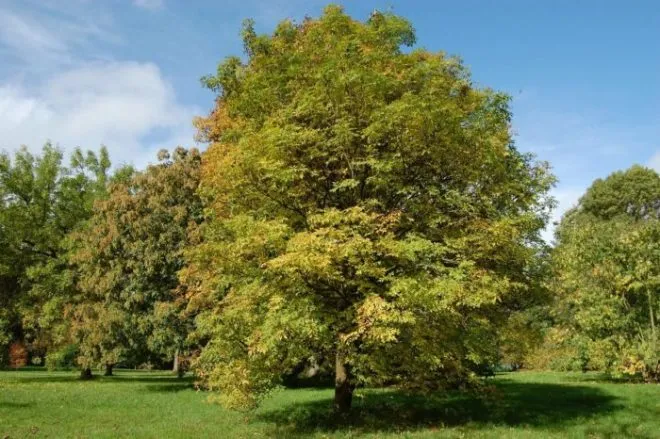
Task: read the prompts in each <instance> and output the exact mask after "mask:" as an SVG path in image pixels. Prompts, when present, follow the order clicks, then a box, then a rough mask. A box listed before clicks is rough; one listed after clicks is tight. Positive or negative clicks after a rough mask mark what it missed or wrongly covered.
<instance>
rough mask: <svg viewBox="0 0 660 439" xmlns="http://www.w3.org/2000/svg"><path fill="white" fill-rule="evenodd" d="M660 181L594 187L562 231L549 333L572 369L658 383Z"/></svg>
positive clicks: (630, 175) (639, 177)
mask: <svg viewBox="0 0 660 439" xmlns="http://www.w3.org/2000/svg"><path fill="white" fill-rule="evenodd" d="M659 218H660V175H658V174H657V173H656V172H655V171H653V170H652V169H648V168H643V167H641V166H633V167H632V168H630V169H628V170H626V171H619V172H615V173H613V174H612V175H610V176H609V177H607V178H606V179H602V180H601V179H599V180H596V181H595V182H594V183H593V185H592V186H591V187H590V188H589V189H588V190H587V192H586V193H585V195H584V196H583V197H582V198H581V199H580V201H579V203H578V205H577V207H575V208H574V209H572V210H571V211H570V212H568V213H567V214H566V215H565V216H564V218H563V219H562V221H561V223H560V225H559V228H558V230H557V247H556V249H555V250H554V254H553V269H554V280H553V288H554V290H555V291H556V293H557V302H556V306H555V309H554V315H555V319H556V320H557V326H556V327H555V328H554V329H553V331H552V333H551V334H550V335H551V336H552V337H553V338H554V342H555V344H556V345H557V346H559V347H561V348H563V352H564V353H565V354H567V355H568V357H569V358H568V360H569V364H571V363H572V364H573V365H575V366H579V367H581V368H587V369H600V370H608V371H613V372H619V373H621V372H625V373H632V374H635V373H641V374H642V375H643V376H644V377H645V378H646V379H647V380H658V379H660V349H659V348H660V346H659V344H658V322H657V320H658V312H660V219H659Z"/></svg>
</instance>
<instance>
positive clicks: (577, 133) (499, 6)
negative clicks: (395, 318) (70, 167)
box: [0, 0, 660, 217]
mask: <svg viewBox="0 0 660 439" xmlns="http://www.w3.org/2000/svg"><path fill="white" fill-rule="evenodd" d="M326 3H327V2H325V1H323V2H321V1H316V0H308V1H302V0H289V1H285V0H241V1H221V0H215V1H212V0H188V1H184V0H0V148H1V149H5V150H13V149H16V148H17V147H18V146H19V145H20V144H27V145H28V146H30V147H31V148H32V149H35V150H36V149H38V148H39V147H40V145H41V144H42V143H43V142H44V141H45V140H47V139H51V140H52V141H53V142H56V143H59V144H60V145H61V146H62V147H63V148H65V149H70V148H72V147H74V146H78V145H80V146H83V147H85V148H96V147H98V145H100V144H106V145H107V146H108V147H109V149H110V150H111V153H112V155H113V157H114V159H115V161H116V162H133V163H135V164H136V165H138V166H142V165H144V164H145V163H147V162H148V161H149V160H152V159H153V157H154V154H155V151H156V150H157V149H159V148H161V147H169V148H171V147H173V146H175V145H176V144H184V145H190V144H192V143H193V140H192V137H193V129H192V127H191V124H190V121H191V119H192V117H193V116H194V115H196V114H204V113H206V112H207V111H208V110H209V109H210V107H211V106H212V102H213V95H212V94H211V93H210V92H208V91H207V90H204V89H202V88H201V86H200V83H199V77H200V76H202V75H204V74H207V73H211V72H213V71H214V70H215V66H216V65H217V63H218V61H220V60H221V59H222V58H224V57H225V56H228V55H232V54H239V55H240V54H241V41H240V38H239V37H238V33H239V30H240V24H241V21H242V20H243V19H244V18H247V17H251V18H254V19H255V20H256V22H257V28H258V30H260V31H263V32H267V31H270V30H272V28H273V27H274V25H275V24H276V23H277V21H278V20H279V19H281V18H285V17H291V18H294V19H301V18H302V17H304V16H305V15H311V16H315V15H318V14H319V12H320V11H321V9H322V8H323V6H324V5H325V4H326ZM338 3H342V4H344V6H345V7H346V9H347V11H348V12H349V13H350V14H351V15H353V16H355V17H356V18H360V19H364V18H366V17H367V16H368V15H369V13H370V12H371V11H373V10H374V9H381V10H384V9H390V10H393V11H394V12H395V13H398V14H400V15H403V16H405V17H407V18H408V19H410V20H411V21H412V22H413V24H414V26H415V28H416V30H417V37H418V46H421V47H424V48H426V49H429V50H433V51H437V50H443V51H445V52H448V53H450V54H456V55H459V56H461V57H462V58H463V60H464V61H465V63H466V65H468V66H469V67H470V69H471V70H472V74H473V78H474V81H475V83H476V84H478V85H481V86H489V87H492V88H495V89H498V90H503V91H506V92H508V93H510V94H511V95H512V96H513V110H514V130H515V132H516V142H517V145H518V147H519V148H520V149H521V150H524V151H532V152H534V153H536V154H537V156H538V158H539V159H542V160H548V161H549V162H551V164H552V165H553V168H554V172H555V173H556V175H557V176H558V177H559V179H560V182H559V184H558V186H557V188H556V189H555V192H554V194H555V196H556V197H557V199H558V201H559V203H560V207H559V209H558V210H557V212H556V217H558V216H559V215H560V214H561V213H562V212H563V211H564V210H565V209H566V208H568V207H570V206H571V204H572V203H574V202H575V200H576V199H577V198H578V197H579V195H580V194H581V193H582V192H583V191H584V189H585V188H586V187H587V186H588V185H589V184H590V183H591V181H593V179H595V178H597V177H603V176H606V175H608V174H609V173H610V172H612V171H614V170H617V169H622V168H626V167H628V166H630V165H632V164H633V163H640V164H644V165H648V166H652V167H655V168H656V169H660V140H659V139H660V45H659V43H660V3H657V2H655V1H642V0H638V1H635V2H622V1H606V0H605V1H587V0H582V1H575V0H573V1H568V0H553V1H550V0H548V1H533V0H526V1H522V0H498V1H496V0H492V1H490V0H479V1H477V0H467V1H461V2H456V1H452V2H450V1H423V0H406V1H403V0H401V1H398V0H387V1H381V0H345V1H343V2H338ZM626 3H628V5H626ZM630 5H634V6H630Z"/></svg>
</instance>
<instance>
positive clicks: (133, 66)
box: [0, 62, 199, 166]
mask: <svg viewBox="0 0 660 439" xmlns="http://www.w3.org/2000/svg"><path fill="white" fill-rule="evenodd" d="M198 113H199V111H198V110H197V109H196V108H192V107H187V106H183V105H181V104H179V103H178V101H177V98H176V96H175V93H174V91H173V89H172V87H171V85H170V84H169V83H168V82H167V81H166V80H165V79H164V78H163V76H162V74H161V72H160V70H159V69H158V67H157V66H155V65H154V64H150V63H136V62H105V63H92V64H87V65H85V66H82V67H78V68H74V69H70V70H67V71H64V72H62V73H59V74H56V75H55V76H53V77H52V78H51V79H49V80H47V81H46V82H45V84H44V85H42V86H40V87H38V88H36V89H35V88H27V87H24V86H23V85H21V84H5V85H1V84H0V142H2V143H0V148H1V149H5V150H13V149H15V148H17V147H18V146H19V145H21V144H27V145H28V146H29V147H30V149H32V150H36V149H38V148H39V147H40V146H41V145H42V144H43V143H44V142H45V141H46V140H48V139H51V140H52V141H53V142H56V143H58V144H59V145H60V146H62V147H63V148H64V149H65V150H70V149H72V148H73V147H76V146H80V147H82V148H84V149H88V148H90V149H96V148H98V147H99V145H101V144H105V145H107V146H108V149H109V150H110V153H111V158H113V161H114V162H115V163H120V162H131V163H134V164H135V165H136V166H143V165H145V164H146V163H147V162H148V161H150V160H153V158H154V155H155V151H156V150H157V149H158V148H160V147H162V146H166V147H169V148H172V147H174V146H176V145H177V143H182V144H184V145H189V144H191V143H192V142H193V139H192V136H193V128H192V126H191V120H192V117H193V115H194V114H198Z"/></svg>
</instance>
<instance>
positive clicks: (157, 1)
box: [133, 0, 165, 11]
mask: <svg viewBox="0 0 660 439" xmlns="http://www.w3.org/2000/svg"><path fill="white" fill-rule="evenodd" d="M133 4H134V5H135V6H137V7H138V8H144V9H149V10H152V11H155V10H158V9H162V8H163V6H165V2H164V0H133Z"/></svg>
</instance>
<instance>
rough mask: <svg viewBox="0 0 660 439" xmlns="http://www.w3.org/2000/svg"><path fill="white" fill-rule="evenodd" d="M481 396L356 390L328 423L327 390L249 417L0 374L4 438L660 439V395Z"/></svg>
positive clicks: (170, 387) (494, 385) (125, 387)
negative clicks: (343, 411) (349, 407)
mask: <svg viewBox="0 0 660 439" xmlns="http://www.w3.org/2000/svg"><path fill="white" fill-rule="evenodd" d="M488 383H489V391H487V392H486V394H485V396H479V397H477V396H469V395H462V394H449V395H444V396H443V395H437V396H426V397H419V396H417V397H414V396H409V395H405V394H402V393H398V392H396V391H392V390H376V389H361V390H359V391H358V392H357V394H356V398H355V403H354V410H353V412H352V413H351V415H350V416H348V417H345V418H337V417H335V416H334V415H333V413H332V411H331V409H330V404H331V398H332V390H331V389H318V388H308V389H285V390H280V391H276V392H274V393H273V394H272V395H271V396H270V397H269V398H267V399H266V401H265V402H264V404H263V405H262V406H261V407H260V408H259V409H258V410H256V411H254V412H251V413H237V412H231V411H227V410H224V409H222V408H221V407H219V406H217V405H214V404H210V403H209V402H208V401H207V397H208V394H207V393H205V392H199V391H196V390H195V389H194V388H193V386H192V380H191V379H190V378H188V379H183V380H179V379H177V378H176V377H174V376H172V375H171V374H170V373H167V372H136V371H124V370H120V371H117V373H116V376H115V377H108V378H104V377H97V378H96V379H94V380H92V381H89V382H84V381H79V380H78V379H77V374H76V373H75V372H52V373H51V372H45V371H38V370H37V371H35V370H31V371H4V372H0V439H6V438H46V437H48V438H121V437H127V438H205V437H209V438H259V437H283V438H289V437H294V438H295V437H315V438H324V437H332V438H356V437H379V438H394V437H396V438H660V386H658V385H644V384H621V383H613V382H608V381H605V380H602V379H600V378H599V377H598V376H597V375H593V374H559V373H534V372H517V373H508V374H501V375H498V376H496V377H495V378H491V379H489V380H488Z"/></svg>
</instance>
